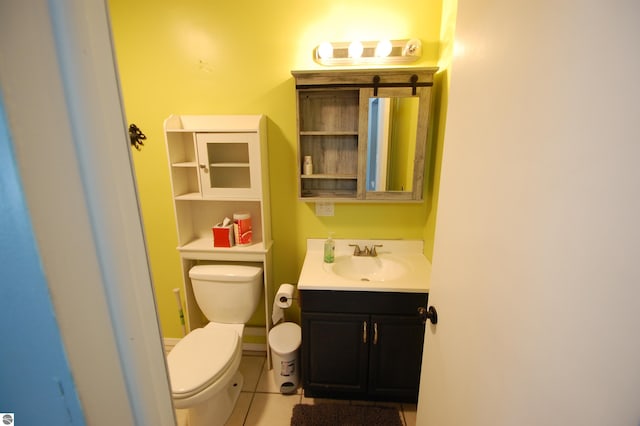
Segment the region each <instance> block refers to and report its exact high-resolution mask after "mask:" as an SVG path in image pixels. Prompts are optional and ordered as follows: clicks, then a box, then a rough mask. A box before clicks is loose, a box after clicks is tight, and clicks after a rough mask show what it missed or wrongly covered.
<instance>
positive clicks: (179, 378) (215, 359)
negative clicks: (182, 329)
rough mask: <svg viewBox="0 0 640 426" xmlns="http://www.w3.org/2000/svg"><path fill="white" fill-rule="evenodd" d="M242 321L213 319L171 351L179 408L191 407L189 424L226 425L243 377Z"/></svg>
mask: <svg viewBox="0 0 640 426" xmlns="http://www.w3.org/2000/svg"><path fill="white" fill-rule="evenodd" d="M242 328H243V326H242V325H239V324H216V323H209V324H208V325H207V326H205V327H204V328H198V329H196V330H194V331H192V332H191V333H189V334H188V335H187V336H186V337H185V338H184V339H182V340H181V341H180V342H178V344H176V346H175V347H174V348H173V349H172V350H171V352H169V355H168V356H167V364H168V366H169V378H170V381H171V393H172V398H173V403H174V405H175V407H176V408H180V409H189V425H190V426H198V425H200V424H206V425H209V426H211V425H223V424H224V423H225V422H226V420H227V419H228V418H229V416H230V415H231V412H232V411H233V407H234V406H235V404H236V401H237V399H238V396H239V395H240V391H241V390H242V384H243V378H242V375H241V374H240V372H239V371H238V367H239V366H240V360H241V358H242Z"/></svg>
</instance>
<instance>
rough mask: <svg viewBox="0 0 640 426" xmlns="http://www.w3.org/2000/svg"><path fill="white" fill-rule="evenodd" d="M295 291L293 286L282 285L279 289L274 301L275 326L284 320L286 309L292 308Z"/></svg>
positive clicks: (273, 315) (273, 319) (273, 318)
mask: <svg viewBox="0 0 640 426" xmlns="http://www.w3.org/2000/svg"><path fill="white" fill-rule="evenodd" d="M294 290H295V288H294V287H293V285H291V284H281V285H280V287H279V288H278V292H277V293H276V297H274V299H273V313H272V315H271V320H272V321H273V325H276V324H277V323H279V322H280V321H282V320H284V309H287V308H289V307H291V303H293V292H294Z"/></svg>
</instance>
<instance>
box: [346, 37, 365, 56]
mask: <svg viewBox="0 0 640 426" xmlns="http://www.w3.org/2000/svg"><path fill="white" fill-rule="evenodd" d="M362 52H364V46H363V45H362V43H360V42H359V41H353V42H351V44H350V45H349V57H350V58H354V59H357V58H359V57H361V56H362Z"/></svg>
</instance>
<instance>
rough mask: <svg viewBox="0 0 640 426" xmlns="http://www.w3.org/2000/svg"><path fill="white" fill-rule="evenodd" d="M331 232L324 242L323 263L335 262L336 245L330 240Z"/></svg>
mask: <svg viewBox="0 0 640 426" xmlns="http://www.w3.org/2000/svg"><path fill="white" fill-rule="evenodd" d="M332 235H333V232H332V233H330V234H329V238H327V241H325V242H324V262H325V263H333V261H334V260H335V251H336V243H335V241H333V238H332Z"/></svg>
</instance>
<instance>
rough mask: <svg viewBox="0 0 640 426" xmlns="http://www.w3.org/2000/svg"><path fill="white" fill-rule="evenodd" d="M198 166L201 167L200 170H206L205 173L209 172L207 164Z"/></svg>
mask: <svg viewBox="0 0 640 426" xmlns="http://www.w3.org/2000/svg"><path fill="white" fill-rule="evenodd" d="M198 166H200V168H201V169H202V170H204V171H205V172H206V171H207V165H206V164H198Z"/></svg>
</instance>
